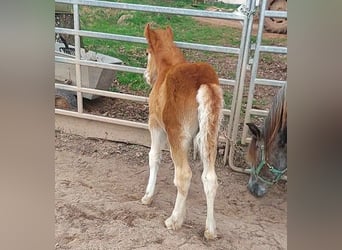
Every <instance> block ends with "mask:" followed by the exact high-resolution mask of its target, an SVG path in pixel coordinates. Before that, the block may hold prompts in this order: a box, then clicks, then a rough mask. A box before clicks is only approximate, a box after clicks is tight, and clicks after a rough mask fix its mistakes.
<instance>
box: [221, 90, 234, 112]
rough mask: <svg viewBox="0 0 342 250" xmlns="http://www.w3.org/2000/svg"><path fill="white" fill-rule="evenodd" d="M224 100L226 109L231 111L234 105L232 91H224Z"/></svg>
mask: <svg viewBox="0 0 342 250" xmlns="http://www.w3.org/2000/svg"><path fill="white" fill-rule="evenodd" d="M223 100H224V105H223V107H224V108H225V109H230V108H231V105H232V100H233V93H232V92H231V91H224V93H223Z"/></svg>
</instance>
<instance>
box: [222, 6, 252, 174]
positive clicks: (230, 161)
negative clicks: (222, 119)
mask: <svg viewBox="0 0 342 250" xmlns="http://www.w3.org/2000/svg"><path fill="white" fill-rule="evenodd" d="M255 2H256V0H250V1H247V6H248V7H247V15H248V19H247V22H248V25H247V31H246V43H245V46H244V52H243V59H242V67H241V74H240V79H239V83H238V85H237V86H238V94H237V98H238V99H237V103H236V105H235V107H234V117H233V121H234V123H233V128H232V136H231V140H232V143H231V145H230V150H229V157H228V165H229V166H230V167H231V168H232V169H233V170H235V171H238V172H241V170H240V168H238V167H236V166H234V163H233V158H234V153H235V143H236V140H237V133H238V129H239V123H240V110H241V105H242V96H243V90H244V82H245V76H246V70H247V64H248V57H249V50H250V37H251V32H252V27H253V16H254V12H255ZM243 172H244V171H243Z"/></svg>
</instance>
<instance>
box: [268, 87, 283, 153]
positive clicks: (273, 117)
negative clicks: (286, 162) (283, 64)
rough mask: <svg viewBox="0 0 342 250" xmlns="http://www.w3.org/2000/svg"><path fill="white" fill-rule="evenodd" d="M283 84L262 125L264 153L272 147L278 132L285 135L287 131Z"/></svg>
mask: <svg viewBox="0 0 342 250" xmlns="http://www.w3.org/2000/svg"><path fill="white" fill-rule="evenodd" d="M286 88H287V85H286V84H285V85H284V86H283V87H282V88H281V89H280V90H279V91H278V93H277V95H276V96H275V97H274V99H273V103H272V107H271V109H270V111H269V114H268V116H267V117H266V119H265V124H264V131H263V132H264V133H263V134H264V142H265V151H266V154H267V152H268V150H267V149H268V148H269V147H270V146H271V145H272V143H273V142H274V140H275V139H276V138H277V135H278V133H279V132H282V133H286V130H287V99H286Z"/></svg>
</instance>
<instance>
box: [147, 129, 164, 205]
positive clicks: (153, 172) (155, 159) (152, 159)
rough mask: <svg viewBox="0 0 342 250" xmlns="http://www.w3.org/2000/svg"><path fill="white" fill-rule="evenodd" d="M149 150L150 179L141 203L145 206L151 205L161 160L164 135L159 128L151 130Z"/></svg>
mask: <svg viewBox="0 0 342 250" xmlns="http://www.w3.org/2000/svg"><path fill="white" fill-rule="evenodd" d="M150 133H151V150H150V152H149V155H148V156H149V166H150V177H149V179H148V184H147V187H146V192H145V195H144V197H143V198H142V199H141V202H142V203H143V204H145V205H148V204H151V202H152V198H153V194H154V189H155V186H156V181H157V174H158V170H159V165H160V159H161V149H162V147H163V146H164V144H165V139H166V135H165V132H164V131H163V130H162V129H161V128H155V127H153V128H151V127H150Z"/></svg>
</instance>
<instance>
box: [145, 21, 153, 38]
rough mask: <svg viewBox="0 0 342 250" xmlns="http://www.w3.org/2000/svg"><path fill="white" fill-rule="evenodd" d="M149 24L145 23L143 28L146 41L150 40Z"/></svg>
mask: <svg viewBox="0 0 342 250" xmlns="http://www.w3.org/2000/svg"><path fill="white" fill-rule="evenodd" d="M150 25H151V24H150V23H147V24H146V26H145V29H144V36H145V37H146V39H147V41H150V30H151V26H150Z"/></svg>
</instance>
